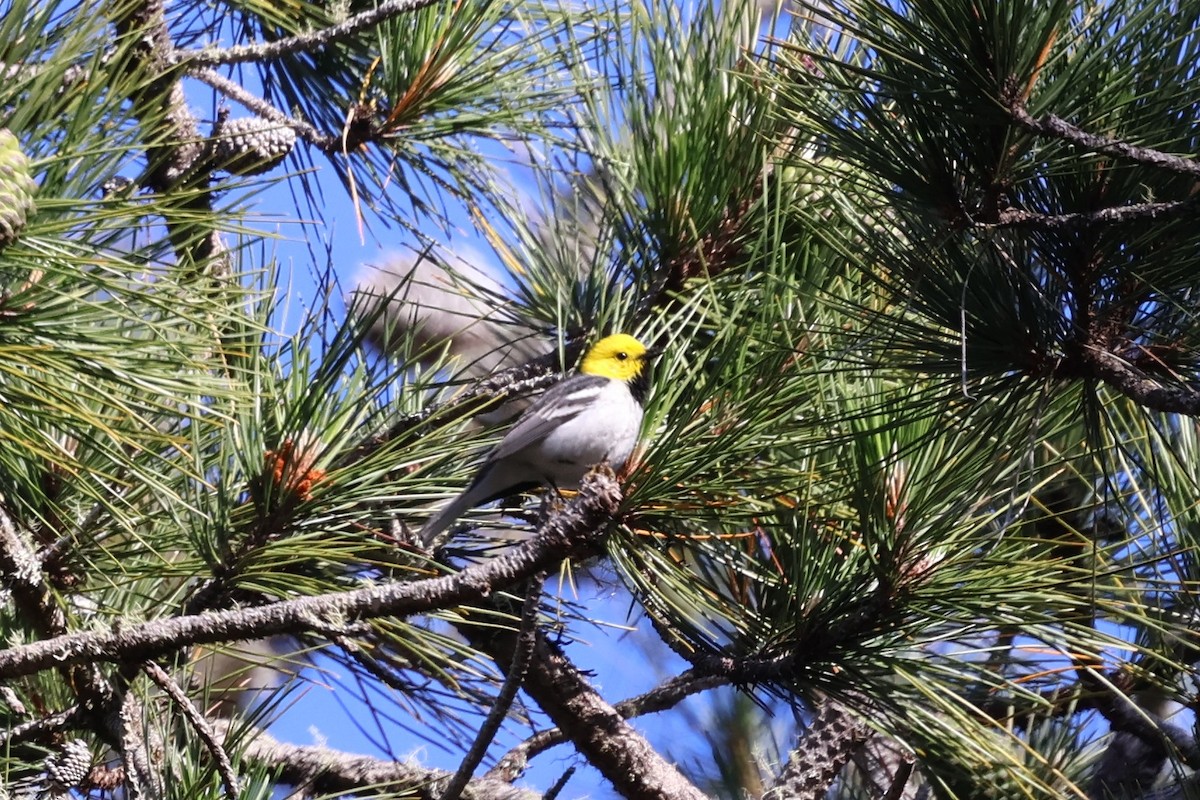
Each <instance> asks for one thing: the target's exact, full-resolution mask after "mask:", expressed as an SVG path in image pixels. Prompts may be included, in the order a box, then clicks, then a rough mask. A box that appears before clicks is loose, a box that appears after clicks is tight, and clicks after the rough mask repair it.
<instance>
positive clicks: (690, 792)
mask: <svg viewBox="0 0 1200 800" xmlns="http://www.w3.org/2000/svg"><path fill="white" fill-rule="evenodd" d="M460 630H461V631H462V632H463V634H464V635H466V636H468V637H469V638H470V640H471V642H472V644H474V645H475V646H476V647H478V648H479V649H481V650H484V651H485V652H487V653H489V654H490V655H491V657H492V658H493V659H494V660H495V661H496V663H497V664H500V665H504V664H508V663H511V662H512V660H513V657H514V655H515V653H516V652H517V648H518V646H519V645H518V637H517V634H516V633H515V632H513V631H505V630H491V629H489V630H481V629H478V628H468V627H463V628H461V629H460ZM524 689H525V692H526V694H528V695H529V696H530V697H532V698H533V700H534V701H535V702H536V703H537V704H538V706H539V707H540V708H541V709H542V711H544V712H546V715H547V716H549V717H550V719H551V720H553V721H554V724H555V725H557V726H558V728H559V729H560V730H561V731H562V732H563V735H564V736H566V737H567V738H568V739H570V740H571V742H572V743H573V744H574V745H575V748H576V749H577V750H578V751H579V752H580V753H581V754H583V756H584V757H585V758H587V760H588V763H589V764H591V765H592V766H593V767H595V768H596V769H598V770H599V771H600V773H601V774H602V775H604V777H605V778H607V779H608V780H609V781H610V782H611V783H612V785H613V786H614V787H615V788H616V790H617V791H618V792H619V793H620V794H621V795H622V796H624V797H636V798H639V799H640V800H703V798H704V795H703V794H702V793H701V792H700V790H699V789H697V788H696V787H695V786H694V785H692V783H691V782H689V781H688V780H687V778H685V777H684V776H683V774H682V773H681V772H680V771H679V770H678V769H677V768H676V767H675V765H674V764H672V763H670V762H669V761H667V760H666V759H665V758H663V757H662V755H660V754H659V753H658V752H657V751H656V750H655V749H654V748H653V747H651V745H650V743H649V742H647V741H646V739H645V738H644V737H643V736H642V735H641V734H639V733H638V732H637V731H636V730H634V728H633V727H632V726H631V725H630V724H629V723H628V722H627V721H626V719H625V717H624V716H623V715H622V714H621V713H620V712H619V711H618V710H617V709H616V708H614V707H613V706H612V705H610V704H609V703H608V702H607V701H606V700H605V699H604V698H603V697H601V696H600V694H599V693H598V692H597V691H596V690H595V689H594V688H593V687H592V685H591V684H590V683H589V682H588V680H587V678H586V677H585V676H584V674H583V672H582V671H581V670H579V668H578V667H576V666H575V665H574V664H573V663H572V662H571V660H570V659H569V658H567V656H566V654H565V653H564V652H563V651H562V650H561V649H560V648H559V647H557V646H556V645H554V644H552V643H551V642H549V641H548V640H547V639H546V637H545V635H544V634H542V633H541V632H540V631H539V632H538V635H537V639H536V641H535V643H534V650H533V657H532V658H531V659H530V661H529V669H528V672H527V674H526V676H525V683H524Z"/></svg>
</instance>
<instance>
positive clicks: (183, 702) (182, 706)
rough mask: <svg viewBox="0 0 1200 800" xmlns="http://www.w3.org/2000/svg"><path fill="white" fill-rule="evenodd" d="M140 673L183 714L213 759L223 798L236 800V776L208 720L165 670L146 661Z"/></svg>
mask: <svg viewBox="0 0 1200 800" xmlns="http://www.w3.org/2000/svg"><path fill="white" fill-rule="evenodd" d="M142 671H143V672H145V673H146V675H147V676H149V678H150V680H152V681H154V683H155V684H157V685H158V688H160V689H162V690H163V692H165V693H166V695H167V696H168V697H170V698H171V699H172V700H173V701H174V702H175V705H177V706H179V710H180V711H181V712H183V716H184V717H185V718H186V719H187V721H188V722H189V723H191V726H192V727H193V728H194V729H195V730H196V735H197V736H199V737H200V741H201V742H203V743H204V746H205V747H207V748H208V752H209V754H210V755H212V757H213V761H215V762H216V765H217V774H218V775H220V776H221V785H222V786H223V787H224V788H225V796H226V797H228V798H229V800H237V797H238V792H239V791H241V790H240V789H239V788H238V779H237V775H235V774H234V772H233V764H232V763H231V762H230V761H229V754H228V753H226V752H225V748H224V747H222V746H221V743H220V742H219V741H217V737H216V734H215V733H214V732H213V729H212V726H211V725H209V724H208V720H207V719H205V718H204V715H203V714H201V713H200V710H199V709H197V708H196V705H195V704H194V703H193V702H192V701H191V699H190V698H189V697H188V696H187V695H186V694H185V693H184V691H183V689H181V688H180V687H179V684H178V683H176V682H175V679H174V678H172V677H171V676H170V675H168V674H167V672H166V670H164V669H163V668H162V667H160V666H159V665H158V664H155V663H154V662H153V661H147V662H145V663H143V664H142Z"/></svg>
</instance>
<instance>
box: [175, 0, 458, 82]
mask: <svg viewBox="0 0 1200 800" xmlns="http://www.w3.org/2000/svg"><path fill="white" fill-rule="evenodd" d="M436 2H439V0H384V2H382V3H380V4H379V5H377V6H376V7H375V8H373V9H371V10H369V11H363V12H362V13H360V14H355V15H354V16H352V17H350V18H348V19H346V20H345V21H344V22H339V23H337V24H336V25H330V26H329V27H328V28H322V29H321V30H318V31H313V32H312V33H306V34H299V35H296V36H289V37H287V38H284V39H279V40H278V41H274V42H264V43H262V44H248V45H240V46H238V47H229V48H225V49H221V48H217V47H206V48H204V49H202V50H175V51H173V52H172V53H171V55H170V62H171V63H173V64H182V63H187V64H188V65H190V66H216V65H219V64H242V63H245V62H248V61H254V62H262V61H269V60H271V59H276V58H281V57H283V56H287V55H292V54H295V53H312V52H315V51H316V50H318V49H320V48H322V47H327V46H328V45H331V44H334V43H335V42H339V41H342V40H344V39H349V38H350V37H352V36H354V35H356V34H358V33H360V32H362V31H364V30H366V29H367V28H370V27H372V26H374V25H378V24H379V23H381V22H386V21H387V20H389V19H392V18H393V17H398V16H401V15H403V14H407V13H409V12H412V11H417V10H419V9H422V8H425V7H426V6H431V5H433V4H434V3H436Z"/></svg>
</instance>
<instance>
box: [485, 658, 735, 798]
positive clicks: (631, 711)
mask: <svg viewBox="0 0 1200 800" xmlns="http://www.w3.org/2000/svg"><path fill="white" fill-rule="evenodd" d="M728 685H729V681H728V680H727V679H725V678H723V677H721V676H719V675H698V674H696V672H695V671H693V670H688V671H687V672H684V673H682V674H680V675H676V676H675V677H674V678H671V679H670V680H668V681H665V682H664V683H662V684H661V685H659V686H656V687H654V688H653V689H651V690H650V691H648V692H644V693H642V694H640V695H638V696H636V697H631V698H629V699H628V700H622V701H621V702H619V703H617V704H616V705H614V706H613V708H615V709H616V710H617V713H618V714H620V715H621V716H623V717H624V718H625V719H633V718H634V717H640V716H642V715H643V714H653V713H656V712H658V711H666V710H667V709H669V708H674V707H675V706H676V705H678V704H679V703H680V702H682V701H683V700H686V699H687V698H689V697H692V696H693V695H696V694H699V693H700V692H705V691H708V690H709V689H716V688H718V687H721V686H728ZM568 741H570V739H568V738H567V735H566V734H565V733H563V732H562V730H560V729H559V728H550V729H549V730H544V731H538V732H537V733H535V734H534V735H533V736H530V737H529V738H528V739H526V740H525V741H523V742H521V743H520V744H519V745H517V746H516V747H514V748H513V749H512V750H509V751H508V752H507V753H505V754H504V755H503V756H501V758H500V760H499V761H497V762H496V766H494V767H492V769H490V770H489V771H488V772H487V773H486V776H485V777H490V778H499V779H502V780H506V781H513V780H516V779H517V778H519V777H520V776H521V775H523V774H524V773H525V770H526V769H528V767H529V760H530V759H531V758H533V757H534V756H537V755H539V754H541V753H544V752H545V751H547V750H549V749H550V748H551V747H555V746H557V745H560V744H565V743H566V742H568Z"/></svg>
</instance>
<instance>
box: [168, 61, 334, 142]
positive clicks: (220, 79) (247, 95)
mask: <svg viewBox="0 0 1200 800" xmlns="http://www.w3.org/2000/svg"><path fill="white" fill-rule="evenodd" d="M188 75H189V76H190V77H193V78H195V79H196V80H198V81H201V82H202V83H206V84H208V85H209V86H211V87H212V88H214V89H216V90H217V91H218V92H220V93H221V94H223V95H225V96H226V97H228V98H229V99H230V100H233V101H235V102H237V103H240V104H241V105H243V106H245V107H246V108H247V109H248V110H250V111H253V112H254V113H255V114H257V115H258V116H260V117H262V118H263V119H265V120H267V121H268V122H275V123H278V124H279V125H283V126H286V127H288V128H291V129H292V130H294V131H295V132H296V135H297V136H299V137H300V138H301V139H303V140H304V141H306V142H308V143H309V144H311V145H313V146H314V147H316V148H318V149H320V150H321V151H322V152H324V153H326V154H333V153H336V152H338V151H339V145H338V137H336V136H329V135H327V134H324V133H321V132H320V131H319V130H317V129H316V127H315V126H313V125H312V124H311V123H308V122H306V121H304V120H302V119H297V118H296V117H293V116H291V115H289V114H285V113H283V112H282V111H280V110H279V109H278V108H276V107H275V106H273V105H271V104H270V103H268V102H267V101H266V100H264V99H262V98H261V97H259V96H258V95H256V94H254V93H253V92H249V91H247V90H246V88H245V87H244V86H242V85H241V84H240V83H237V82H236V81H231V80H230V79H229V78H226V77H225V76H224V75H222V74H221V73H219V72H217V71H216V70H215V69H208V68H204V69H195V70H192V71H190V72H189V73H188Z"/></svg>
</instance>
